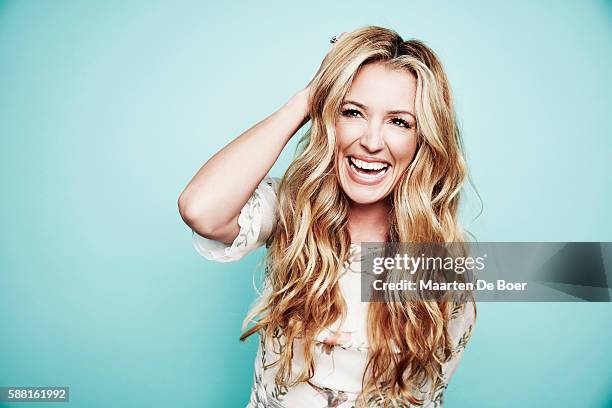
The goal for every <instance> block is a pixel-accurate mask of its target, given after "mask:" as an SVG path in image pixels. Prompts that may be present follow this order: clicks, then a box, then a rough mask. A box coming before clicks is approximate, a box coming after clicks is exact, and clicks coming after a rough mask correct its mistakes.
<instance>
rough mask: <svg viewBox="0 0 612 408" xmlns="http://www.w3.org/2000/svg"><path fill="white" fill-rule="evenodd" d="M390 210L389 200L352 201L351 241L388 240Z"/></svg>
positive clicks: (350, 210)
mask: <svg viewBox="0 0 612 408" xmlns="http://www.w3.org/2000/svg"><path fill="white" fill-rule="evenodd" d="M390 210H391V205H390V203H389V201H388V200H380V201H377V202H375V203H371V204H358V203H354V202H353V203H351V206H350V208H349V221H348V227H349V232H350V235H351V242H352V243H355V244H359V243H361V242H386V241H387V234H388V231H389V212H390Z"/></svg>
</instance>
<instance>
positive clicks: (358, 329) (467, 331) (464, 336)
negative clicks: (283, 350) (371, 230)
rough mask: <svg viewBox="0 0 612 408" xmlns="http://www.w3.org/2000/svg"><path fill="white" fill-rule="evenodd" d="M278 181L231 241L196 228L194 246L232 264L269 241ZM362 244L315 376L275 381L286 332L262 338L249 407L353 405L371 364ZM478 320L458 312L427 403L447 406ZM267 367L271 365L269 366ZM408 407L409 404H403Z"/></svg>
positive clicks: (250, 207)
mask: <svg viewBox="0 0 612 408" xmlns="http://www.w3.org/2000/svg"><path fill="white" fill-rule="evenodd" d="M278 182H279V180H278V179H277V178H272V177H266V178H264V179H263V180H262V182H261V183H260V184H259V186H258V187H257V189H256V190H255V192H254V193H253V195H252V196H251V198H250V199H249V201H248V202H247V203H246V204H245V206H244V207H243V208H242V210H241V212H240V216H239V217H238V224H239V226H240V232H239V234H238V236H237V237H236V239H235V240H234V242H233V243H232V244H225V243H222V242H217V241H213V240H209V239H206V238H204V237H202V236H200V235H199V234H197V233H196V232H195V231H192V236H193V244H194V246H195V248H196V250H197V251H198V253H199V254H201V255H202V256H204V257H205V258H206V259H209V260H213V261H217V262H232V261H237V260H239V259H241V258H242V257H243V256H245V255H246V254H248V253H250V252H252V251H254V250H256V249H257V248H259V247H261V246H263V245H265V243H266V241H267V239H268V238H269V237H270V234H271V233H272V230H273V228H274V223H275V222H276V219H277V212H276V191H277V188H278ZM360 262H361V247H360V245H357V244H351V247H350V253H349V258H348V259H347V260H346V261H345V263H344V265H343V267H342V270H341V271H340V273H341V277H340V280H339V283H340V288H341V291H342V294H343V296H344V298H345V301H346V304H347V316H346V319H345V321H344V323H343V324H342V327H339V323H340V322H337V323H336V324H334V325H332V326H331V327H329V328H326V329H325V330H323V331H322V332H321V333H319V335H317V337H316V339H315V350H314V351H315V356H314V357H315V367H316V369H315V375H314V377H313V378H312V379H310V380H309V381H308V382H304V383H300V384H298V385H296V386H292V387H290V388H287V387H283V386H280V385H278V384H277V383H276V381H275V380H274V377H275V374H276V370H277V366H274V367H266V366H268V365H270V364H271V363H273V362H274V361H276V359H275V358H274V357H275V356H277V355H278V351H279V349H280V347H282V346H283V345H284V341H283V340H284V337H283V335H282V333H280V332H277V333H275V336H273V338H271V339H264V338H263V337H262V336H260V344H259V348H258V350H257V356H256V358H255V370H254V379H253V387H252V390H251V396H250V400H249V403H248V405H247V408H263V407H286V408H300V407H304V408H324V407H339V408H353V407H355V406H356V401H355V400H356V398H357V396H358V394H359V391H360V390H361V380H362V374H363V372H364V369H365V365H366V362H367V353H368V341H367V335H366V325H365V324H366V316H367V315H366V313H367V308H368V303H364V302H361V296H360V295H361V286H360V285H361V282H360V271H361V265H360ZM473 324H474V310H473V308H472V307H466V308H465V309H464V311H463V312H462V313H454V314H453V319H452V320H451V322H450V328H449V329H450V332H451V335H452V336H453V339H455V344H456V345H457V346H456V350H455V354H454V356H453V358H452V359H451V360H450V361H449V362H447V363H446V364H444V365H443V376H444V382H443V383H441V384H440V385H439V386H438V387H437V388H436V390H434V392H433V393H432V396H431V398H430V399H427V400H425V402H424V404H423V406H424V407H429V408H433V407H436V408H438V407H443V397H444V390H445V389H446V387H447V385H448V381H449V380H450V378H451V376H452V375H453V373H454V372H455V370H456V368H457V365H458V363H459V360H460V359H461V356H462V354H463V349H464V348H465V345H466V344H467V341H468V340H469V338H470V335H471V331H472V327H473ZM303 361H304V360H303V352H302V347H301V343H300V342H299V341H296V342H295V344H294V358H293V362H292V365H293V369H294V370H295V372H297V371H298V370H299V367H302V363H303ZM264 367H266V368H264ZM382 406H383V405H382V402H381V401H376V400H371V401H369V405H368V407H382ZM404 406H405V407H409V406H410V405H409V404H406V405H404Z"/></svg>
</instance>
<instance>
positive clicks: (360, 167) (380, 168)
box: [346, 156, 391, 185]
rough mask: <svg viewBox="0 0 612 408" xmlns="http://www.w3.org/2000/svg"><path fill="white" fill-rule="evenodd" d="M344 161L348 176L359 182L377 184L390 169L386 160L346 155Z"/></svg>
mask: <svg viewBox="0 0 612 408" xmlns="http://www.w3.org/2000/svg"><path fill="white" fill-rule="evenodd" d="M346 161H347V164H348V167H349V171H348V173H349V176H350V177H351V179H352V180H353V181H354V182H356V183H359V184H365V185H375V184H378V183H380V181H381V180H382V179H383V178H384V177H385V175H386V174H387V173H388V172H389V169H391V165H390V164H389V163H387V162H386V161H372V160H362V159H359V158H357V157H354V156H347V157H346Z"/></svg>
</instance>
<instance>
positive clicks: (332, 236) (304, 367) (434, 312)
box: [179, 26, 475, 408]
mask: <svg viewBox="0 0 612 408" xmlns="http://www.w3.org/2000/svg"><path fill="white" fill-rule="evenodd" d="M334 40H335V38H334V39H332V42H335V43H334V45H333V46H332V48H331V50H330V51H329V52H328V54H327V55H326V57H325V58H324V60H323V62H322V64H321V67H320V68H319V70H318V72H317V74H316V75H315V77H314V78H313V79H312V80H311V82H310V83H309V84H308V86H307V87H306V88H304V89H303V90H301V91H300V92H298V93H297V94H296V95H295V96H294V97H292V98H291V99H290V100H289V101H288V102H287V103H286V104H285V105H284V106H283V107H281V108H280V109H279V110H278V111H276V112H275V113H273V114H272V115H270V116H269V117H267V118H266V119H264V120H263V121H261V122H259V123H257V124H256V125H255V126H253V127H252V128H250V129H248V130H247V131H246V132H244V133H243V134H242V135H240V136H239V137H238V138H236V139H235V140H233V141H232V142H231V143H230V144H228V145H227V146H226V147H224V148H223V149H222V150H221V151H219V152H218V153H217V154H215V155H214V156H213V157H212V158H211V159H210V160H209V161H208V162H207V163H206V164H205V165H204V166H203V167H202V168H201V169H200V170H199V171H198V173H197V174H196V175H195V176H194V178H193V179H192V180H191V181H190V183H189V184H188V185H187V187H186V188H185V190H184V191H183V193H182V194H181V196H180V198H179V209H180V213H181V216H182V218H183V219H184V220H185V222H186V223H187V224H188V225H189V226H190V227H191V229H192V230H193V239H194V244H195V247H196V249H197V250H198V252H199V253H200V254H202V255H203V256H205V257H207V258H208V259H212V260H217V261H221V262H227V261H234V260H237V259H240V258H241V257H242V256H244V255H245V254H247V253H248V252H250V251H252V250H254V249H256V248H258V247H260V246H262V245H264V244H266V246H267V248H268V252H267V259H266V260H267V268H266V271H267V273H266V280H265V285H264V293H263V296H262V297H261V299H260V302H259V303H258V305H257V306H256V307H255V308H254V309H253V311H252V312H251V313H250V314H249V316H247V319H246V320H245V325H246V324H247V323H249V322H250V323H253V324H252V326H251V327H250V328H249V329H248V330H246V331H245V332H244V333H243V335H242V337H241V339H242V340H244V339H246V338H247V337H248V336H250V335H252V334H254V333H259V334H260V339H261V344H260V347H259V350H258V353H257V357H256V362H255V378H254V386H253V390H252V392H251V398H250V403H249V407H267V406H273V407H291V408H293V407H323V406H326V407H355V406H367V407H378V406H381V407H382V406H403V407H407V406H412V405H423V406H429V407H439V406H442V399H443V393H444V390H445V388H446V386H447V384H448V381H449V379H450V377H451V376H452V374H453V372H454V370H455V369H456V367H457V364H458V362H459V359H460V357H461V353H462V350H463V348H464V347H465V344H466V343H467V340H468V339H469V336H470V333H471V328H472V325H473V322H474V320H475V309H474V307H472V306H473V305H472V304H470V305H465V304H464V305H463V307H460V308H457V307H456V306H457V305H455V304H451V303H449V302H436V301H429V302H425V301H421V302H372V303H362V302H361V301H360V286H359V272H360V260H361V254H360V246H359V243H361V242H436V243H439V242H452V241H463V240H464V233H463V231H462V229H461V228H460V226H459V225H458V224H457V210H458V205H459V197H460V189H461V186H462V184H463V182H464V179H465V177H466V166H465V162H464V158H463V153H462V147H461V139H460V134H459V131H458V128H457V125H456V122H455V115H454V108H453V104H452V99H451V93H450V88H449V85H448V80H447V78H446V75H445V73H444V71H443V69H442V65H441V64H440V62H439V60H438V58H437V57H436V55H435V54H434V53H433V51H431V50H430V49H429V48H428V47H427V46H426V45H424V44H423V43H422V42H419V41H416V40H409V41H404V40H403V39H402V38H401V37H400V36H399V35H398V34H397V33H395V32H394V31H392V30H388V29H385V28H381V27H374V26H371V27H364V28H361V29H358V30H355V31H353V32H351V33H343V34H342V35H341V36H340V38H339V39H338V40H337V41H334ZM308 120H310V121H311V122H312V125H311V128H310V129H309V130H308V131H307V132H306V133H305V135H304V137H303V138H302V139H301V140H300V145H299V146H300V150H299V153H298V154H297V157H296V158H295V159H294V161H293V162H292V163H291V165H290V166H289V168H288V169H287V171H286V173H285V175H284V177H283V178H282V179H280V180H278V179H275V178H272V177H267V174H268V172H269V170H270V168H271V167H272V166H273V164H274V162H275V161H276V159H277V158H278V156H279V154H280V153H281V151H282V149H283V147H284V146H285V145H286V143H287V142H288V141H289V139H290V138H291V137H292V135H293V134H295V133H296V131H297V130H298V129H299V128H300V127H301V126H302V125H303V124H304V123H306V122H307V121H308Z"/></svg>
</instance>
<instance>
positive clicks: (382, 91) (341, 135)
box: [335, 63, 417, 204]
mask: <svg viewBox="0 0 612 408" xmlns="http://www.w3.org/2000/svg"><path fill="white" fill-rule="evenodd" d="M415 95H416V78H415V76H414V75H413V74H412V73H410V72H408V71H397V70H391V69H389V68H386V67H385V66H383V65H381V64H379V63H372V64H367V65H365V66H362V67H361V68H360V70H359V71H358V72H357V74H356V76H355V78H354V79H353V82H352V84H351V87H350V89H349V91H348V93H347V95H346V97H345V98H344V101H343V103H342V105H341V107H340V115H339V116H338V118H337V120H336V125H335V128H336V169H337V172H338V178H339V180H340V185H341V186H342V189H343V190H344V192H345V194H346V195H347V196H348V197H349V198H350V200H351V201H353V202H354V203H358V204H372V203H375V202H378V201H380V200H382V199H384V198H385V197H387V196H388V195H389V194H390V193H391V191H392V190H393V188H394V186H395V185H396V183H397V182H398V180H399V179H400V178H401V176H402V174H403V173H404V172H405V171H406V169H407V168H408V165H409V164H410V162H411V161H412V159H413V157H414V155H415V152H416V148H417V132H416V116H415V109H414V105H415Z"/></svg>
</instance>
